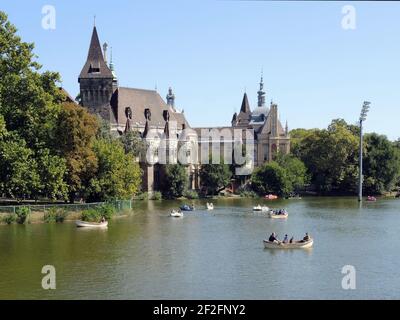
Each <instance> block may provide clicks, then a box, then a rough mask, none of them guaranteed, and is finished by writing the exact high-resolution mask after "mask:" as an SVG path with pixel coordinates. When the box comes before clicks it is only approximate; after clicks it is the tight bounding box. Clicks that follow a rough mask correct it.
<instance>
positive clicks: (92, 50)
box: [88, 26, 104, 61]
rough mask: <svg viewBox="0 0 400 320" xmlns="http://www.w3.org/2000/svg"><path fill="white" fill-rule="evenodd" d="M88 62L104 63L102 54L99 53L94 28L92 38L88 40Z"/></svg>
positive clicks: (98, 44)
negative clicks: (97, 61) (100, 61)
mask: <svg viewBox="0 0 400 320" xmlns="http://www.w3.org/2000/svg"><path fill="white" fill-rule="evenodd" d="M88 60H103V61H104V57H103V52H102V51H101V46H100V40H99V36H98V34H97V29H96V26H94V27H93V32H92V38H91V39H90V46H89V52H88Z"/></svg>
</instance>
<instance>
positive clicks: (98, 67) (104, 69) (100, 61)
mask: <svg viewBox="0 0 400 320" xmlns="http://www.w3.org/2000/svg"><path fill="white" fill-rule="evenodd" d="M99 76H100V77H105V78H111V77H112V72H111V70H110V69H109V68H108V66H107V64H106V62H105V61H104V56H103V51H102V48H101V45H100V40H99V36H98V34H97V29H96V26H94V27H93V32H92V37H91V39H90V46H89V51H88V55H87V60H86V63H85V66H84V67H83V69H82V71H81V73H80V76H79V78H93V77H99Z"/></svg>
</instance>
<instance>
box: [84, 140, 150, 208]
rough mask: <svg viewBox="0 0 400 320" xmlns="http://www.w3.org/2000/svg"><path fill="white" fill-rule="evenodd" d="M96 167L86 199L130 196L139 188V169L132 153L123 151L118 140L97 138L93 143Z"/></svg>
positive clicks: (101, 199)
mask: <svg viewBox="0 0 400 320" xmlns="http://www.w3.org/2000/svg"><path fill="white" fill-rule="evenodd" d="M93 150H94V152H95V155H96V157H97V161H98V167H97V170H96V172H95V175H94V177H93V178H92V179H91V180H90V187H89V188H88V199H89V200H91V201H104V200H108V199H121V198H125V199H127V198H129V199H130V198H132V196H133V195H135V194H136V193H137V192H138V191H139V188H140V183H141V174H142V172H141V169H140V167H139V164H138V163H137V162H136V161H135V158H134V157H133V155H132V154H130V153H128V154H126V153H125V150H124V147H123V145H122V144H121V142H120V141H118V140H112V141H110V140H108V139H98V140H96V141H95V142H94V144H93Z"/></svg>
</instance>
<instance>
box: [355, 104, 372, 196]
mask: <svg viewBox="0 0 400 320" xmlns="http://www.w3.org/2000/svg"><path fill="white" fill-rule="evenodd" d="M370 105H371V102H368V101H364V104H363V106H362V109H361V115H360V165H359V167H360V168H359V173H358V179H359V180H358V201H360V202H361V201H362V188H363V180H364V176H363V122H364V121H365V120H367V113H368V111H369V107H370Z"/></svg>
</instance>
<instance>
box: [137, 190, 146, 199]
mask: <svg viewBox="0 0 400 320" xmlns="http://www.w3.org/2000/svg"><path fill="white" fill-rule="evenodd" d="M136 199H137V200H149V194H148V193H147V192H142V193H139V194H138V195H137V197H136Z"/></svg>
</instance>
